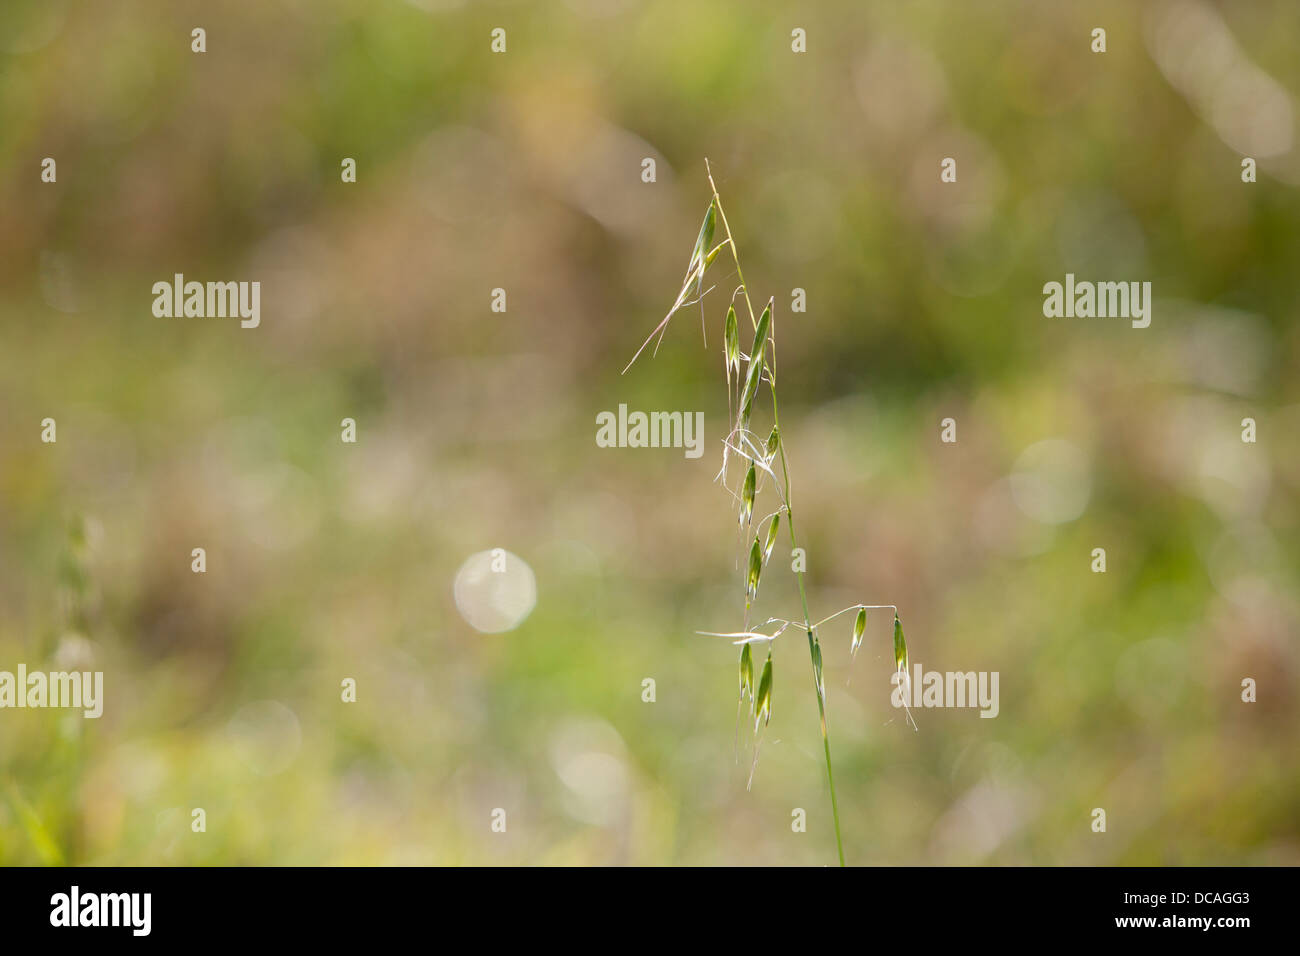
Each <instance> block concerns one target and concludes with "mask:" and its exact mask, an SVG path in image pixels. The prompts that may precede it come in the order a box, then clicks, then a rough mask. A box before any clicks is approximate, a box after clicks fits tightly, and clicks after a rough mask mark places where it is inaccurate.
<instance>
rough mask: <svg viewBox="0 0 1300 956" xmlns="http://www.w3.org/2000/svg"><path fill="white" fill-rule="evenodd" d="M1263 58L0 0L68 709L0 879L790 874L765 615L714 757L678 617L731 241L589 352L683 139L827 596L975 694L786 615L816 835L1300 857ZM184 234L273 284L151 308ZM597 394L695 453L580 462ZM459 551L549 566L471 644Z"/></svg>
mask: <svg viewBox="0 0 1300 956" xmlns="http://www.w3.org/2000/svg"><path fill="white" fill-rule="evenodd" d="M1085 6H1086V7H1087V9H1085ZM198 26H201V27H203V28H204V29H205V30H206V31H207V52H206V53H204V54H195V53H192V52H191V51H190V31H191V29H193V28H194V27H198ZM1098 26H1100V27H1104V28H1105V29H1106V30H1107V32H1108V36H1107V45H1108V50H1107V52H1106V53H1104V54H1095V53H1093V52H1091V50H1090V45H1091V37H1090V34H1091V30H1092V29H1093V28H1094V27H1098ZM494 27H504V28H505V29H506V31H507V44H508V45H507V52H506V53H505V54H504V55H494V54H492V53H491V52H490V49H489V43H490V38H489V33H490V31H491V29H492V28H494ZM796 27H798V28H802V29H804V30H806V31H807V52H806V53H804V54H795V53H792V52H791V48H790V37H791V30H792V29H794V28H796ZM1297 36H1300V5H1297V4H1294V3H1290V2H1285V0H1279V2H1274V3H1263V2H1260V3H1251V4H1227V3H1225V4H1222V5H1220V6H1215V5H1211V4H1209V3H1204V2H1199V0H1176V2H1161V3H1143V4H1132V3H1097V4H1088V5H1083V4H1066V3H1040V2H1028V0H1026V2H1006V0H998V2H993V0H989V2H981V3H956V2H942V3H940V2H909V3H906V4H898V3H863V2H847V0H845V2H821V3H812V4H803V5H791V4H780V3H772V2H754V0H747V2H736V3H709V4H701V3H697V2H687V0H681V2H677V0H672V2H655V0H567V2H552V3H545V4H543V3H522V2H520V3H505V2H502V3H473V2H465V3H457V2H454V0H408V2H400V0H382V2H379V0H376V2H364V3H363V2H339V0H311V2H308V0H296V2H290V0H268V2H261V3H208V2H205V3H198V2H179V3H168V4H157V3H144V2H123V3H113V4H97V3H73V2H60V0H30V2H29V0H6V2H5V3H4V4H3V6H2V7H0V172H2V175H0V669H4V670H10V671H13V670H15V669H16V666H17V664H18V663H19V662H23V663H25V664H26V665H27V666H28V668H29V669H31V670H36V669H66V668H73V667H76V668H78V669H95V670H102V671H103V672H104V674H105V677H104V680H105V695H106V703H105V710H104V715H103V717H102V718H101V719H99V720H97V721H95V720H84V719H82V718H81V717H80V716H79V714H74V713H71V712H68V711H56V710H43V711H42V710H4V711H0V862H3V863H7V864H40V863H57V862H64V863H78V864H80V863H93V864H193V863H236V864H253V863H261V864H322V863H324V864H339V863H358V864H418V863H452V864H481V863H527V864H622V863H639V864H756V863H766V864H787V863H788V864H827V863H833V862H834V861H835V848H834V837H833V833H832V829H831V824H830V815H829V801H828V797H827V792H826V782H825V770H824V767H823V764H822V754H821V741H820V738H819V733H818V727H817V713H816V704H815V699H814V696H813V693H812V688H811V686H810V685H811V675H810V668H809V663H808V655H807V647H806V645H805V644H804V643H803V639H802V637H800V636H799V635H797V634H796V635H792V636H791V637H790V638H788V639H783V640H782V641H779V642H778V643H777V646H776V651H775V692H774V716H773V719H772V724H771V726H770V727H769V728H768V732H767V737H766V740H765V742H764V744H763V748H762V755H761V759H760V761H759V764H758V769H757V772H756V774H755V777H754V783H753V789H752V791H750V792H746V789H745V780H746V775H747V771H748V759H749V751H748V750H747V749H746V748H745V747H744V746H743V745H742V752H741V754H740V756H739V760H737V755H736V751H735V744H734V739H735V738H734V730H735V723H734V720H735V708H736V698H735V695H736V651H735V649H734V648H732V647H730V646H728V645H727V644H726V643H725V642H724V641H718V640H716V639H711V638H704V637H699V636H696V635H695V633H694V632H695V631H696V630H714V631H730V630H734V629H737V628H738V627H739V625H740V622H741V617H742V611H743V589H742V585H741V575H740V572H739V571H738V570H737V560H738V556H739V547H738V541H737V537H736V533H735V517H734V514H733V512H732V510H731V506H730V504H729V501H728V498H727V496H726V494H725V492H724V491H723V490H722V489H721V488H719V487H718V486H717V485H714V484H712V483H711V479H712V477H713V476H714V474H715V473H716V471H717V468H718V452H719V449H720V441H721V438H722V436H723V434H724V433H725V430H726V417H727V401H726V390H725V387H724V385H723V382H722V370H721V364H722V362H721V357H720V353H719V351H718V346H719V344H720V337H721V336H720V332H721V328H722V319H723V312H724V311H725V302H726V300H727V298H728V296H729V295H730V294H731V289H732V287H733V286H734V282H735V279H734V276H730V275H729V274H728V273H727V271H726V270H725V269H722V268H715V269H714V270H712V271H711V272H710V284H713V283H714V282H716V283H718V288H716V289H714V291H713V292H712V293H710V295H709V296H708V297H707V298H706V300H705V316H706V319H707V322H708V329H709V342H710V348H709V350H708V351H705V350H704V348H703V347H702V344H701V338H700V328H699V325H700V319H699V310H698V308H696V309H694V310H690V311H688V312H687V313H685V314H683V315H681V316H679V317H678V318H676V319H674V321H673V323H672V325H671V326H670V328H669V331H668V335H667V337H666V339H665V341H664V343H663V346H662V348H661V349H660V350H659V354H658V356H657V357H656V358H654V359H653V360H647V359H644V358H643V359H642V360H641V361H639V362H638V363H637V364H636V365H635V366H634V367H633V368H632V370H631V371H629V372H628V373H627V375H624V376H621V375H620V374H619V373H620V370H621V369H622V368H623V366H624V365H625V364H626V362H627V361H628V359H629V358H630V357H631V356H632V354H633V352H634V351H635V350H636V348H637V346H638V345H640V343H641V341H642V340H643V339H644V337H645V335H646V334H647V333H648V332H649V331H650V329H651V328H653V327H654V325H655V324H656V323H657V322H658V321H659V319H660V318H661V317H662V315H663V313H664V311H665V310H666V309H667V307H668V306H669V305H670V304H671V302H672V299H673V297H674V296H675V294H676V291H677V283H678V281H679V279H680V276H681V273H682V269H683V267H684V266H685V263H686V259H687V257H688V256H689V253H690V247H691V243H692V242H693V241H694V239H695V234H696V231H697V229H698V226H699V221H700V217H701V216H702V214H703V212H704V210H705V208H706V207H707V205H708V197H709V192H708V183H707V180H706V179H705V175H704V158H705V157H708V158H709V160H710V161H711V162H712V164H713V168H714V171H715V175H716V177H717V179H718V186H719V189H720V190H721V193H722V198H723V200H724V202H725V204H726V208H727V212H728V216H729V218H730V221H731V226H732V229H733V231H734V232H735V234H736V238H737V241H738V243H739V247H740V251H741V254H742V261H743V263H744V265H745V271H746V276H747V277H748V279H749V281H750V283H751V286H752V291H753V293H754V296H755V298H756V299H762V300H766V299H767V297H768V296H769V295H770V296H775V299H776V303H777V319H776V334H777V341H778V344H779V369H780V373H781V395H782V410H783V412H784V414H783V416H782V418H783V429H784V431H785V435H786V441H787V447H788V448H789V450H790V455H791V468H792V490H793V496H794V502H795V508H796V513H797V516H798V519H799V530H800V534H801V536H802V538H803V539H804V540H803V541H801V544H803V545H804V547H806V548H807V550H808V556H809V558H808V560H809V586H810V592H809V601H810V603H811V605H812V610H813V614H814V616H824V615H826V614H830V613H831V612H832V611H834V610H837V609H839V608H841V607H843V606H846V605H848V604H852V603H856V602H865V603H873V604H876V603H879V604H897V605H899V607H900V608H901V613H902V617H903V621H904V623H905V625H906V627H907V634H908V639H909V645H910V649H911V656H912V660H913V662H919V663H921V664H923V665H924V666H925V667H926V669H927V670H930V669H935V670H958V671H966V670H983V671H998V672H999V673H1000V675H1001V684H1000V690H1001V700H1000V706H1001V712H1000V714H999V716H998V717H997V718H996V719H993V720H982V719H979V717H978V714H977V712H976V711H973V710H955V709H954V710H923V711H919V712H917V713H916V715H915V716H916V718H917V721H918V723H919V726H920V729H919V732H913V731H912V730H911V729H910V728H909V727H907V726H906V725H905V724H904V722H903V721H902V720H901V719H900V716H899V713H898V712H897V711H895V710H894V709H893V708H892V707H891V706H890V704H889V691H890V687H889V685H888V677H889V674H890V672H891V671H892V668H893V661H892V647H891V646H890V640H889V620H888V618H887V615H886V613H885V612H881V613H880V614H879V616H873V617H872V618H871V620H870V621H869V624H868V629H867V641H866V644H865V646H864V647H863V649H862V651H861V652H860V653H859V654H858V655H857V658H856V661H855V662H854V663H853V665H852V668H850V661H849V653H848V645H849V634H850V630H851V620H850V619H849V617H847V616H846V617H845V618H841V619H839V620H838V621H836V622H835V623H834V624H832V625H829V626H828V627H827V628H826V630H825V632H824V633H823V635H822V640H823V643H824V646H825V650H826V659H827V661H826V662H827V689H828V694H829V723H830V732H831V743H832V749H833V753H834V756H835V764H836V766H835V769H836V783H837V791H838V797H839V805H840V808H841V816H842V819H843V826H844V842H845V851H846V855H847V857H848V860H849V862H850V863H859V864H869V863H882V864H883V863H890V864H913V863H916V864H927V863H939V864H954V863H992V864H1019V863H1034V864H1065V863H1083V864H1088V863H1118V864H1192V863H1199V864H1228V863H1247V864H1263V863H1273V864H1295V863H1297V862H1300V761H1298V760H1297V754H1298V753H1300V719H1298V718H1300V698H1298V697H1297V691H1298V689H1300V659H1298V657H1297V634H1298V632H1300V627H1298V624H1300V605H1298V595H1300V591H1298V589H1297V583H1298V581H1300V575H1298V572H1300V535H1298V534H1297V531H1298V530H1300V512H1298V510H1297V491H1300V442H1298V441H1297V435H1300V385H1298V383H1297V375H1296V372H1297V369H1298V368H1300V324H1298V323H1297V321H1296V319H1297V316H1298V315H1300V301H1298V298H1297V292H1298V290H1300V269H1297V264H1298V263H1300V201H1298V199H1297V191H1296V186H1297V183H1300V152H1297V149H1296V143H1295V136H1296V133H1295V129H1294V122H1295V116H1296V107H1295V104H1296V99H1297V96H1300V60H1297V57H1296V38H1297ZM47 156H49V157H53V158H55V159H56V160H57V163H58V167H57V169H58V181H57V183H54V184H47V183H42V182H41V181H40V164H41V160H42V158H44V157H47ZM948 156H951V157H954V158H956V159H957V162H958V181H957V183H955V184H942V183H940V181H939V162H940V160H941V159H942V158H943V157H948ZM1243 156H1252V157H1254V158H1255V159H1256V160H1257V161H1258V164H1259V181H1258V182H1257V183H1255V184H1245V183H1243V182H1242V181H1241V177H1240V163H1241V158H1242V157H1243ZM343 157H353V158H355V159H356V161H357V166H358V182H357V183H356V184H344V183H342V182H340V176H339V171H340V161H341V160H342V158H343ZM645 157H651V158H654V159H655V160H656V162H657V172H658V177H657V182H655V183H653V184H646V183H643V182H642V181H641V176H640V174H641V162H642V159H643V158H645ZM178 272H179V273H184V274H185V275H186V277H187V278H189V279H197V280H199V281H208V280H246V281H248V280H257V281H260V282H261V283H262V323H261V327H260V328H258V329H255V330H244V329H241V328H239V325H238V322H237V321H236V320H232V319H193V318H191V319H159V318H155V317H154V316H153V315H152V313H151V306H152V301H153V296H152V293H151V286H152V284H153V283H154V282H156V281H160V280H161V281H169V280H170V278H171V276H172V275H173V274H174V273H178ZM1066 272H1073V273H1075V274H1076V276H1077V277H1078V278H1079V279H1081V280H1083V279H1089V280H1125V281H1127V280H1137V281H1151V282H1152V283H1153V287H1154V294H1155V304H1154V312H1153V320H1152V323H1151V326H1150V328H1148V329H1145V330H1138V329H1132V328H1130V327H1129V325H1128V323H1127V322H1126V321H1124V320H1116V319H1078V320H1068V319H1047V318H1044V317H1043V315H1042V292H1041V289H1042V286H1043V284H1044V283H1045V282H1048V281H1061V280H1062V279H1063V277H1064V275H1065V273H1066ZM498 287H500V288H504V289H505V290H506V291H507V296H508V299H507V302H508V311H507V312H506V313H504V314H499V313H494V312H492V311H491V310H490V307H489V306H490V295H491V290H492V289H494V288H498ZM796 287H797V288H802V289H805V290H806V293H807V301H808V310H807V312H806V313H804V314H793V315H792V314H791V313H790V309H789V306H790V301H791V290H792V289H794V288H796ZM619 403H627V404H628V405H629V406H630V407H631V408H633V409H642V410H647V411H648V410H691V411H694V410H701V411H703V412H704V413H705V423H706V435H705V438H706V453H705V455H704V457H703V458H700V459H698V460H690V459H687V458H685V457H684V456H683V455H682V453H681V452H680V451H676V450H650V449H643V450H635V449H618V450H615V449H604V448H598V447H596V445H595V442H594V436H595V416H596V414H597V413H598V412H600V411H602V410H614V409H617V407H618V405H619ZM1247 416H1249V417H1252V418H1254V419H1256V421H1257V422H1258V433H1259V440H1258V442H1257V443H1256V444H1244V443H1243V442H1242V441H1241V440H1240V432H1241V425H1240V423H1241V420H1242V419H1243V418H1244V417H1247ZM45 417H53V418H55V419H56V420H57V423H58V441H57V443H56V444H43V443H41V441H40V422H41V420H42V419H43V418H45ZM345 417H352V418H355V419H356V421H357V432H358V441H357V443H356V444H355V445H348V444H343V443H342V442H341V441H340V438H339V423H340V421H341V420H342V419H343V418H345ZM947 417H952V418H954V419H955V420H956V422H957V429H958V441H957V443H956V444H943V443H941V442H940V441H939V430H940V427H939V423H940V421H941V420H942V419H944V418H947ZM1044 443H1046V444H1044ZM763 507H764V506H763V504H762V503H760V510H762V509H763ZM771 507H774V505H771V506H769V507H768V508H767V509H766V510H770V508H771ZM195 547H204V548H206V550H207V564H208V570H207V572H206V573H205V574H201V575H200V574H194V573H191V570H190V561H191V558H190V553H191V549H192V548H195ZM1096 547H1104V548H1105V549H1106V552H1107V564H1108V570H1107V572H1106V573H1105V574H1094V573H1092V572H1091V571H1090V564H1091V551H1092V549H1093V548H1096ZM493 548H503V549H506V550H508V551H509V553H510V555H511V556H512V557H511V558H510V559H509V560H510V561H511V564H510V568H511V576H510V577H509V578H508V582H509V583H508V585H506V584H505V583H503V584H502V587H508V588H509V589H510V590H509V593H508V594H506V595H505V597H504V598H503V600H507V601H516V602H518V604H519V607H518V610H520V611H522V610H526V609H527V608H528V607H529V606H530V605H531V600H530V596H529V592H528V587H529V581H530V578H529V573H530V572H531V575H532V576H533V577H532V579H533V580H535V591H536V601H535V607H532V610H531V613H529V614H527V616H526V617H524V618H523V620H522V621H521V622H519V623H518V624H517V626H515V627H513V629H510V630H507V631H504V632H502V633H481V632H480V631H479V630H476V629H475V628H474V627H472V626H471V625H470V623H468V621H469V620H473V619H474V615H475V613H476V612H477V613H489V614H490V613H492V611H493V601H494V599H495V598H494V594H493V592H491V591H490V589H489V590H486V591H485V590H484V585H483V582H482V580H481V579H480V580H479V581H478V583H477V584H476V583H475V581H474V580H472V578H473V575H470V574H466V575H465V576H464V580H463V583H464V591H463V593H462V594H461V598H460V601H459V606H458V600H457V597H456V592H454V590H453V582H454V580H455V579H456V577H457V574H458V571H459V570H460V569H461V568H462V566H463V565H464V564H465V563H466V562H467V560H470V559H471V556H472V555H480V558H479V559H478V560H480V561H481V560H482V558H481V555H482V553H483V552H485V551H490V550H491V549H493ZM781 553H782V552H781V550H780V549H778V552H777V555H778V557H780V555H781ZM774 561H776V559H774ZM778 565H779V562H778V563H777V565H774V567H777V570H780V568H779V566H778ZM525 568H526V569H528V570H525ZM480 570H481V568H480ZM503 580H505V579H503ZM498 597H499V595H498ZM485 608H486V611H485ZM759 613H761V614H774V615H780V616H786V617H791V616H795V615H797V613H798V599H797V596H796V593H795V591H794V589H793V581H792V579H790V576H789V575H787V574H784V573H781V574H777V573H770V574H769V575H768V580H767V581H765V584H764V593H763V594H762V595H761V599H760V605H759ZM517 617H518V613H515V614H514V615H513V618H517ZM513 618H512V620H511V621H509V622H508V623H514V620H513ZM837 627H838V630H836V628H837ZM850 675H851V676H852V680H851V682H850ZM347 677H352V678H354V679H355V680H356V681H357V687H358V700H357V702H356V703H352V704H345V703H343V702H341V700H340V681H342V680H343V679H344V678H347ZM1245 677H1252V678H1254V679H1256V680H1257V681H1258V683H1259V691H1258V695H1259V699H1258V702H1257V703H1254V704H1245V703H1242V702H1241V700H1240V693H1241V681H1242V679H1243V678H1245ZM646 678H653V679H654V680H655V681H656V700H655V702H654V703H645V702H643V701H642V681H643V680H645V679H646ZM196 807H202V808H204V810H205V811H206V815H207V830H206V832H204V833H193V832H191V828H190V822H191V815H190V814H191V810H192V809H193V808H196ZM498 807H500V808H503V809H505V810H506V811H507V814H508V818H507V819H508V829H507V832H506V833H504V834H501V833H493V832H492V831H491V829H490V822H491V821H490V814H491V812H492V810H493V809H494V808H498ZM797 807H800V808H804V809H805V810H806V811H807V814H808V829H807V832H806V833H795V832H792V829H791V813H792V810H793V809H794V808H797ZM1094 807H1101V808H1104V809H1105V810H1106V811H1107V814H1108V830H1107V832H1106V833H1105V834H1095V833H1093V832H1091V829H1090V823H1091V816H1090V814H1091V810H1092V808H1094Z"/></svg>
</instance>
